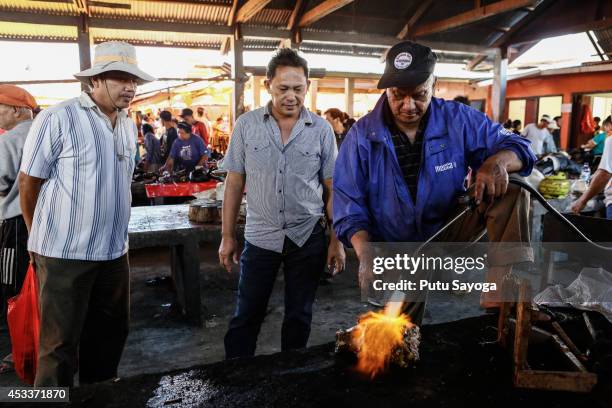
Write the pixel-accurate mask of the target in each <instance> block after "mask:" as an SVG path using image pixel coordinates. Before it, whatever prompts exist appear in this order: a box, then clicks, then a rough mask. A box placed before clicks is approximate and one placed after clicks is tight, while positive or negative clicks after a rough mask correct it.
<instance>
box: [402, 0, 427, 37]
mask: <svg viewBox="0 0 612 408" xmlns="http://www.w3.org/2000/svg"><path fill="white" fill-rule="evenodd" d="M432 3H433V0H425V1H424V2H423V3H421V5H420V6H419V8H417V9H416V11H415V12H414V14H413V15H412V16H410V18H409V19H408V21H407V22H406V25H404V28H402V31H400V32H399V33H398V34H397V36H396V37H397V38H398V39H399V40H403V39H405V38H408V37H409V35H410V31H412V28H413V27H414V26H415V24H416V23H418V22H419V20H420V19H421V17H422V16H423V14H425V12H426V11H427V10H429V7H431V5H432Z"/></svg>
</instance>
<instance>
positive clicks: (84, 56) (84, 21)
mask: <svg viewBox="0 0 612 408" xmlns="http://www.w3.org/2000/svg"><path fill="white" fill-rule="evenodd" d="M91 42H92V38H91V35H90V34H89V19H88V17H87V16H86V15H81V24H80V25H79V26H78V27H77V44H78V46H79V64H80V67H81V71H83V70H86V69H88V68H91ZM81 90H82V91H88V90H89V89H88V86H87V85H85V84H83V83H81Z"/></svg>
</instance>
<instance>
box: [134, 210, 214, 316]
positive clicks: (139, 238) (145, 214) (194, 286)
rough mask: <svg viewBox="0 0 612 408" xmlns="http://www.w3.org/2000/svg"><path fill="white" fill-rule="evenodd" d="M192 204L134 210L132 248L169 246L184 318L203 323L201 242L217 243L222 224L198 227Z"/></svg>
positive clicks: (174, 278)
mask: <svg viewBox="0 0 612 408" xmlns="http://www.w3.org/2000/svg"><path fill="white" fill-rule="evenodd" d="M188 212H189V205H187V204H179V205H160V206H152V207H151V206H149V207H134V208H132V216H131V219H130V225H129V230H128V232H129V237H130V249H142V248H155V247H169V248H170V253H171V266H170V268H171V271H172V279H173V280H174V286H175V288H176V294H177V300H178V304H179V307H180V308H181V311H182V313H183V315H184V316H185V317H186V318H187V319H188V321H189V322H190V323H192V324H195V325H201V324H202V316H201V305H202V301H201V299H200V256H199V243H200V242H209V243H213V242H214V243H216V242H218V241H219V239H220V236H221V225H215V224H195V223H192V222H191V221H189V218H188V216H187V215H188Z"/></svg>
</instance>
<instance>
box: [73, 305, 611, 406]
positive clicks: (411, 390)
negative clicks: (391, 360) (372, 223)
mask: <svg viewBox="0 0 612 408" xmlns="http://www.w3.org/2000/svg"><path fill="white" fill-rule="evenodd" d="M495 325H496V321H495V318H494V317H492V316H481V317H476V318H469V319H464V320H460V321H456V322H451V323H444V324H437V325H429V326H423V327H422V336H423V337H422V342H421V351H420V353H421V361H420V362H419V363H418V364H417V365H416V366H415V367H411V368H409V369H393V370H391V371H390V372H389V373H387V374H386V375H384V376H381V377H379V378H377V379H375V380H372V381H371V380H368V379H365V378H363V377H361V376H359V375H358V374H357V373H355V372H354V370H353V366H354V361H353V360H351V359H347V358H343V357H338V356H336V355H335V354H334V343H328V344H323V345H320V346H315V347H311V348H308V349H306V350H302V351H294V352H286V353H277V354H272V355H264V356H257V357H255V358H251V359H238V360H231V361H223V362H218V363H214V364H210V365H205V366H197V367H193V368H190V369H186V370H180V371H174V372H170V373H167V374H159V375H143V376H137V377H133V378H129V379H125V380H122V381H119V382H117V383H114V384H99V385H97V386H96V387H81V388H78V389H76V390H75V391H74V393H73V403H74V405H75V406H83V407H85V406H102V405H103V406H107V407H124V406H129V407H141V406H149V407H168V406H174V407H183V406H189V407H215V408H224V407H330V406H331V407H336V408H339V407H361V406H363V407H373V406H377V407H386V406H406V405H410V406H411V407H434V406H435V407H443V406H453V407H458V406H472V407H473V406H484V405H485V404H487V405H494V406H496V407H517V406H520V404H529V406H543V407H544V406H546V407H547V408H554V407H578V406H589V407H592V408H597V407H601V408H604V407H609V402H610V401H611V400H612V387H610V385H612V383H611V381H610V377H609V376H607V375H606V374H605V373H604V374H603V375H600V380H599V383H598V385H597V386H596V388H595V389H594V391H593V392H592V393H590V394H572V393H560V392H542V391H527V390H518V389H515V388H514V387H513V386H512V378H511V377H512V376H511V368H510V367H511V365H510V360H509V356H508V354H506V352H504V351H503V350H502V349H501V348H500V347H499V346H498V345H497V344H495V343H494V340H495V338H496V329H495Z"/></svg>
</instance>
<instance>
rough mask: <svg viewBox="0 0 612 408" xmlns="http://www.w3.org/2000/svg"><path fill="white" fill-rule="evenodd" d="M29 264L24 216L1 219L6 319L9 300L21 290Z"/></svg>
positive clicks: (0, 263) (0, 262) (0, 251)
mask: <svg viewBox="0 0 612 408" xmlns="http://www.w3.org/2000/svg"><path fill="white" fill-rule="evenodd" d="M29 264H30V255H29V254H28V229H27V228H26V225H25V221H24V220H23V217H22V216H21V215H20V216H18V217H14V218H9V219H7V220H3V221H0V278H1V279H0V283H1V284H2V319H6V309H7V300H8V299H10V298H12V297H13V296H15V295H17V294H18V293H19V291H21V286H22V285H23V280H24V279H25V275H26V272H27V270H28V265H29ZM3 321H5V320H3Z"/></svg>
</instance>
